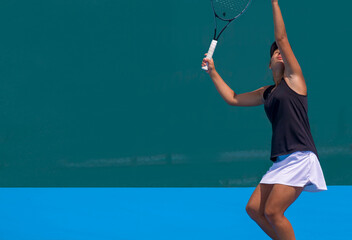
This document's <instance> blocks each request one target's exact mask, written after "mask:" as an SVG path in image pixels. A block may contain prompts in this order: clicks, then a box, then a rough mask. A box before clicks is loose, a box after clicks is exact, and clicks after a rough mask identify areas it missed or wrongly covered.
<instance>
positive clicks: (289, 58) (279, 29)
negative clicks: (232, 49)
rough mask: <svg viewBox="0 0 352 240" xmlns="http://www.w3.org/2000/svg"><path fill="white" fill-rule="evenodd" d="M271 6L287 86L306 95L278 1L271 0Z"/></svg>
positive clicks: (304, 85)
mask: <svg viewBox="0 0 352 240" xmlns="http://www.w3.org/2000/svg"><path fill="white" fill-rule="evenodd" d="M271 4H272V7H273V17H274V32H275V40H276V43H277V46H278V48H279V50H280V53H281V56H282V59H283V61H284V63H285V73H284V75H285V78H286V79H287V80H289V82H288V84H289V86H290V87H291V88H292V89H293V90H294V91H296V92H297V93H299V94H302V95H306V94H307V87H306V84H305V81H304V77H303V73H302V70H301V67H300V65H299V63H298V61H297V59H296V57H295V55H294V54H293V51H292V48H291V45H290V43H289V41H288V38H287V33H286V28H285V24H284V20H283V17H282V13H281V10H280V7H279V3H278V0H271Z"/></svg>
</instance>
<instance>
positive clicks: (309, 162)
mask: <svg viewBox="0 0 352 240" xmlns="http://www.w3.org/2000/svg"><path fill="white" fill-rule="evenodd" d="M260 183H263V184H283V185H288V186H294V187H303V191H307V192H319V191H324V190H327V187H326V183H325V178H324V174H323V170H322V169H321V166H320V163H319V160H318V158H317V156H316V155H315V154H314V153H313V152H311V151H304V152H300V151H298V152H294V153H291V154H288V155H283V156H279V157H278V159H277V162H274V164H273V165H272V166H271V168H270V169H269V171H268V172H267V173H266V174H265V175H264V176H263V178H262V180H261V181H260Z"/></svg>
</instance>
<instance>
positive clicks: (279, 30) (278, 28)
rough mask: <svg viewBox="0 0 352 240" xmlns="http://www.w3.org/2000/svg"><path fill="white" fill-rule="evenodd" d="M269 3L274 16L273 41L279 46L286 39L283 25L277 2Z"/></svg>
mask: <svg viewBox="0 0 352 240" xmlns="http://www.w3.org/2000/svg"><path fill="white" fill-rule="evenodd" d="M271 3H272V7H273V16H274V32H275V40H276V42H277V43H278V44H280V41H281V40H283V39H285V38H287V33H286V28H285V23H284V19H283V17H282V14H281V10H280V7H279V3H278V2H277V1H272V2H271Z"/></svg>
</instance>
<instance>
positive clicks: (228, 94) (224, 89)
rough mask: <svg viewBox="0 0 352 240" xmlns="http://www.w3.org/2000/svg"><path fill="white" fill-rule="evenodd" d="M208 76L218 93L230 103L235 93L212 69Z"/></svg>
mask: <svg viewBox="0 0 352 240" xmlns="http://www.w3.org/2000/svg"><path fill="white" fill-rule="evenodd" d="M209 76H210V77H211V80H212V81H213V83H214V85H215V87H216V90H218V92H219V93H220V95H221V97H222V98H223V99H224V100H225V101H226V102H227V103H228V104H230V105H231V104H232V103H233V100H234V97H235V96H236V93H235V92H234V91H233V90H232V89H231V88H230V87H229V86H228V85H227V84H226V83H225V81H224V80H223V79H222V78H221V76H220V75H219V74H218V73H217V72H216V71H215V70H213V71H212V72H211V73H210V74H209Z"/></svg>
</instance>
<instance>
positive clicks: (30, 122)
mask: <svg viewBox="0 0 352 240" xmlns="http://www.w3.org/2000/svg"><path fill="white" fill-rule="evenodd" d="M280 5H281V8H282V12H283V15H284V18H285V23H286V28H287V32H288V35H289V39H290V42H291V45H292V47H293V49H294V52H295V54H296V57H297V58H298V60H299V62H300V64H301V67H302V69H303V72H304V75H305V78H306V81H307V84H308V88H309V116H310V123H311V128H312V134H313V136H314V139H315V141H316V144H317V148H318V151H319V154H320V159H321V164H322V167H323V170H324V173H325V177H326V180H327V183H328V185H336V184H337V185H340V184H342V185H351V184H352V177H351V174H350V172H351V171H350V169H351V167H352V124H351V123H352V108H351V93H350V92H351V88H352V82H351V80H352V79H351V76H350V74H349V70H350V69H351V68H352V66H351V65H352V64H351V58H350V56H351V55H352V52H351V45H350V43H351V40H352V39H351V38H352V28H351V27H350V23H349V22H350V19H349V17H348V16H349V9H351V7H352V3H351V2H350V1H347V0H343V1H340V2H339V6H338V7H337V6H336V7H334V6H332V5H331V3H330V2H328V1H325V2H323V3H321V2H319V5H318V4H317V2H316V1H308V2H307V1H303V0H298V1H282V0H281V1H280ZM332 8H334V11H335V12H331V9H332ZM0 31H1V37H0V61H1V64H0V77H1V81H0V109H1V111H0V123H1V124H0V186H3V187H9V186H155V187H159V186H205V187H206V186H208V187H210V186H254V185H256V184H257V183H258V182H259V180H260V178H261V176H262V175H263V174H264V173H265V172H266V171H267V169H268V168H269V167H270V165H271V162H270V160H269V150H270V139H271V128H270V124H269V121H268V120H267V119H266V116H265V113H264V110H263V107H262V106H260V107H253V108H236V107H231V106H228V105H226V103H225V102H224V101H223V100H222V99H221V97H220V95H219V94H218V93H217V91H216V89H215V87H214V86H213V83H212V82H211V80H210V78H209V77H208V76H207V74H206V73H204V72H203V71H201V69H200V64H201V60H202V58H203V54H204V53H205V52H206V51H207V50H208V47H209V44H210V41H211V37H212V35H213V16H212V11H211V7H210V1H206V0H179V1H162V0H155V1H140V0H130V1H119V0H99V1H97V0H42V1H39V0H31V1H25V0H6V1H2V2H1V8H0ZM273 40H274V37H273V24H272V12H271V5H270V1H261V0H255V1H254V2H253V3H252V5H251V7H250V8H249V10H248V12H246V14H245V15H244V16H243V17H241V18H240V19H238V21H236V22H235V23H234V24H232V25H230V27H229V28H228V30H227V31H226V32H225V33H224V34H223V36H222V37H221V39H220V41H219V44H218V47H217V49H216V52H215V54H214V59H215V63H216V66H217V69H218V71H219V72H220V73H221V75H222V76H223V78H224V79H225V81H226V82H227V83H228V84H229V85H230V86H231V87H232V88H233V89H234V90H235V91H236V92H238V93H241V92H246V91H251V90H254V89H257V88H259V87H261V86H263V85H269V84H272V80H271V75H270V74H271V73H270V71H269V69H268V62H269V48H270V45H271V43H272V41H273Z"/></svg>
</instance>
